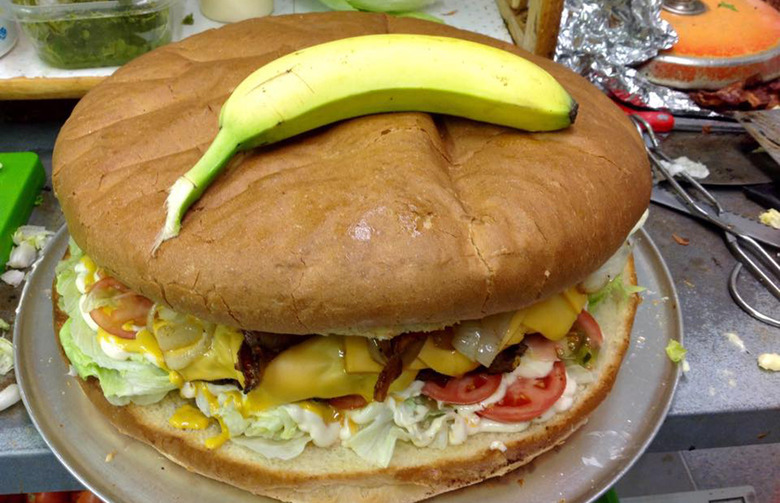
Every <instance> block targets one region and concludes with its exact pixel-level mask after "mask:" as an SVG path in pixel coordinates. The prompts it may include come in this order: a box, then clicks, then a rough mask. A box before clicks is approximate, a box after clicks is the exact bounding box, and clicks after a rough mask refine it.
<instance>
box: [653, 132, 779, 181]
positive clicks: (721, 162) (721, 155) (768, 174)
mask: <svg viewBox="0 0 780 503" xmlns="http://www.w3.org/2000/svg"><path fill="white" fill-rule="evenodd" d="M659 140H661V146H662V148H663V151H664V152H665V153H666V154H667V155H668V156H670V157H673V158H674V157H680V156H686V157H688V158H690V159H693V160H694V161H698V162H702V163H704V164H706V165H707V168H708V169H709V170H710V174H709V176H708V177H707V178H705V179H703V180H699V183H701V184H703V185H707V186H710V185H727V186H729V185H730V186H738V187H740V188H741V187H742V186H744V185H754V184H761V183H770V182H772V180H773V178H778V177H780V166H778V165H777V164H776V163H775V162H774V160H772V158H771V157H769V156H768V155H767V154H764V153H760V152H754V151H755V148H756V144H755V141H754V140H753V139H752V137H751V136H750V135H748V134H747V133H746V132H745V131H744V130H743V132H742V133H741V134H702V133H701V131H699V132H696V133H694V132H688V131H673V132H672V133H671V134H669V135H667V136H666V137H665V138H663V139H660V138H659Z"/></svg>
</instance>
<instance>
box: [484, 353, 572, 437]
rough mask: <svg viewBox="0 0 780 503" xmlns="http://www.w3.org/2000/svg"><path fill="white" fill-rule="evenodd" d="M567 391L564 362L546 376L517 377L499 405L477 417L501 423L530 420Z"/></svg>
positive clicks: (543, 411) (539, 414)
mask: <svg viewBox="0 0 780 503" xmlns="http://www.w3.org/2000/svg"><path fill="white" fill-rule="evenodd" d="M565 389H566V367H565V366H564V364H563V362H555V363H554V364H553V369H552V371H551V372H550V373H549V374H548V375H547V377H543V378H539V379H526V378H522V377H521V378H518V379H517V380H516V381H515V382H514V383H512V384H511V385H510V386H509V387H508V388H507V390H506V395H504V398H503V399H502V400H501V401H500V402H498V403H497V404H494V405H489V406H488V407H487V408H486V409H485V410H482V411H480V412H477V414H479V415H480V416H482V417H484V418H487V419H492V420H494V421H500V422H502V423H518V422H521V421H530V420H531V419H534V418H536V417H539V416H541V415H542V414H544V413H545V412H546V411H547V409H549V408H550V407H552V406H553V404H554V403H555V402H556V401H557V400H558V399H559V398H560V397H561V395H563V390H565Z"/></svg>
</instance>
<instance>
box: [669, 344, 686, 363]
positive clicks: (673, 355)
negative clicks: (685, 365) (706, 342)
mask: <svg viewBox="0 0 780 503" xmlns="http://www.w3.org/2000/svg"><path fill="white" fill-rule="evenodd" d="M686 354H688V350H687V349H685V348H684V347H683V345H682V344H680V343H679V342H677V341H676V340H674V339H672V340H670V341H669V344H667V345H666V356H668V357H669V359H670V360H672V361H673V362H674V363H680V362H681V361H683V360H684V359H685V355H686Z"/></svg>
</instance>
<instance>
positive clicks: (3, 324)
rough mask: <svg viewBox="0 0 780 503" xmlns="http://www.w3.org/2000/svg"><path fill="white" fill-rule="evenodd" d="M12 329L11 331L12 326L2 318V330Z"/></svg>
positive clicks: (0, 327) (0, 321)
mask: <svg viewBox="0 0 780 503" xmlns="http://www.w3.org/2000/svg"><path fill="white" fill-rule="evenodd" d="M10 329H11V325H9V324H8V322H7V321H5V320H4V319H2V318H0V330H10Z"/></svg>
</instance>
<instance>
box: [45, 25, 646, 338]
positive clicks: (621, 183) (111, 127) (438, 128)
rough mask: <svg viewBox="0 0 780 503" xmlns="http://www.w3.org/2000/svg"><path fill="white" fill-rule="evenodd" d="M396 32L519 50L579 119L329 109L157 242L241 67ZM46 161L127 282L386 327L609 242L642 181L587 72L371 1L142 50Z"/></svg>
mask: <svg viewBox="0 0 780 503" xmlns="http://www.w3.org/2000/svg"><path fill="white" fill-rule="evenodd" d="M387 32H389V33H426V34H436V35H446V36H453V37H462V38H466V39H471V40H475V41H479V42H482V43H486V44H491V45H494V46H498V47H501V48H503V49H506V50H508V51H512V52H516V53H518V54H521V55H523V56H525V57H526V58H528V59H530V60H532V61H534V62H535V63H537V64H539V65H540V66H542V67H544V68H545V69H547V70H548V71H549V72H550V73H552V74H553V75H554V76H555V77H556V78H557V79H558V80H559V81H560V82H561V83H562V84H563V85H564V87H566V88H567V89H568V90H569V91H570V93H571V94H572V95H573V96H574V97H575V99H576V100H577V101H578V102H579V116H578V118H577V122H576V124H575V125H574V126H573V127H571V128H569V129H566V130H564V131H559V132H554V133H525V132H520V131H516V130H510V129H507V128H502V127H497V126H492V125H487V124H482V123H476V122H472V121H468V120H462V119H457V118H452V117H439V116H436V117H434V116H431V115H428V114H423V113H399V114H383V115H374V116H369V117H364V118H359V119H354V120H348V121H344V122H341V123H338V124H335V125H332V126H329V127H324V128H321V129H319V130H317V131H314V132H311V133H309V134H306V135H302V136H300V137H297V138H295V139H293V140H290V141H287V142H283V143H281V144H278V145H275V146H272V147H269V148H263V149H258V150H255V151H252V152H249V153H246V154H242V155H239V156H237V158H236V159H235V160H234V161H233V162H232V163H231V164H230V166H229V168H228V169H227V170H226V172H225V173H224V174H223V175H222V176H220V177H219V179H218V180H217V181H216V183H215V184H214V185H213V186H212V187H211V188H210V189H209V190H208V191H207V192H206V194H205V195H204V196H203V197H202V199H201V200H200V201H199V202H198V203H197V204H195V205H194V206H193V207H192V209H190V211H189V212H188V214H187V216H186V218H185V219H184V225H183V230H182V232H181V235H180V236H179V237H178V238H177V239H174V240H171V241H169V242H166V243H165V244H164V245H163V246H162V248H161V249H160V251H159V253H158V255H157V256H156V257H152V256H151V255H150V251H151V248H152V244H153V242H154V238H155V236H156V234H157V232H158V231H159V230H160V228H161V227H162V223H163V220H164V209H163V203H164V200H165V197H166V189H167V188H168V187H170V185H171V184H172V183H173V182H174V180H175V179H176V178H177V177H178V176H180V175H181V174H183V173H184V172H186V171H187V170H188V169H189V168H190V167H191V166H192V165H193V164H194V163H195V162H196V161H197V159H198V158H199V157H200V155H201V154H202V153H203V152H204V150H205V149H206V147H207V146H208V144H209V143H210V141H211V139H212V138H213V137H214V135H215V134H216V131H217V117H218V114H219V110H220V107H221V105H222V103H223V102H224V101H225V99H227V97H228V96H229V94H230V92H231V90H232V89H233V88H234V87H235V86H236V85H237V84H238V83H239V82H240V81H241V80H243V78H244V77H246V76H247V75H248V74H249V73H251V72H252V71H253V70H255V69H256V68H258V67H260V66H262V65H263V64H264V63H267V62H268V61H270V60H272V59H275V58H277V57H279V56H281V55H283V54H286V53H289V52H291V51H293V50H296V49H299V48H303V47H306V46H310V45H313V44H317V43H321V42H325V41H329V40H332V39H336V38H340V37H347V36H356V35H364V34H370V33H387ZM53 179H54V186H55V190H56V193H57V197H58V198H59V200H60V203H61V205H62V208H63V211H64V213H65V217H66V220H67V222H68V227H69V230H70V233H71V235H72V236H73V238H74V239H75V240H76V242H77V243H78V244H79V246H80V247H81V248H82V249H83V250H84V251H85V252H86V253H87V254H88V255H89V256H91V257H92V258H93V259H94V260H95V261H96V262H97V263H98V264H100V265H101V266H104V267H106V268H107V269H109V270H110V271H111V273H112V275H114V276H116V277H117V278H119V279H120V280H121V281H123V282H124V283H126V284H127V285H129V286H130V287H132V288H133V289H134V290H136V291H138V292H140V293H142V294H144V295H146V296H148V297H150V298H151V299H153V300H155V301H158V302H163V303H166V304H168V305H170V306H171V307H173V308H174V309H176V310H178V311H180V312H187V313H192V314H194V315H197V316H198V317H200V318H202V319H207V320H210V321H214V322H218V323H224V324H227V325H232V326H240V327H242V328H247V329H255V330H264V331H268V332H274V333H298V334H307V333H343V332H345V331H355V330H357V331H364V332H370V331H375V332H374V333H375V334H378V333H380V332H381V329H382V327H385V328H387V327H389V328H390V330H388V331H387V333H388V334H389V335H392V333H398V332H401V331H405V330H407V329H409V328H412V327H431V326H442V325H446V324H452V323H453V322H455V321H458V320H463V319H477V318H482V317H484V316H485V315H488V314H492V313H496V312H502V311H509V310H513V309H517V308H520V307H522V306H524V305H528V304H530V303H533V302H535V301H537V300H539V299H541V298H544V297H547V296H549V295H551V294H553V293H556V292H559V291H561V290H562V289H563V288H565V287H568V286H571V285H574V284H576V283H578V282H579V281H580V280H582V279H583V278H584V277H585V276H586V275H587V274H588V273H590V272H591V271H593V270H594V269H596V268H597V267H598V266H599V265H601V264H602V263H603V262H604V261H606V260H607V259H608V258H609V257H610V256H611V255H612V254H613V253H614V252H615V251H616V250H617V248H618V247H619V245H620V244H621V243H622V242H623V240H624V239H625V237H626V235H627V234H628V232H629V230H630V229H631V227H632V226H633V225H634V223H635V222H636V221H637V220H638V219H639V217H640V215H641V214H642V212H643V211H644V210H645V208H646V207H647V205H648V201H649V196H650V169H649V166H648V162H647V158H646V156H645V152H644V149H643V146H642V143H641V141H640V139H639V137H638V135H637V134H636V131H635V130H634V127H633V126H632V125H631V123H630V121H629V120H628V119H627V118H626V117H625V116H624V114H623V113H622V112H621V111H620V110H619V109H618V108H617V107H615V106H614V105H613V104H612V103H611V101H610V100H609V99H608V98H606V97H605V96H604V95H602V93H601V92H599V91H598V90H597V89H596V88H595V87H593V86H592V85H591V84H589V83H588V82H587V81H585V80H584V79H583V78H581V77H579V76H578V75H575V74H574V73H573V72H571V71H569V70H567V69H565V68H564V67H562V66H559V65H557V64H555V63H553V62H551V61H548V60H545V59H541V58H538V57H535V56H533V55H531V54H528V53H525V52H523V51H521V50H520V49H518V48H516V47H515V46H512V45H509V44H505V43H502V42H499V41H497V40H494V39H491V38H488V37H484V36H480V35H477V34H474V33H470V32H466V31H461V30H457V29H454V28H451V27H447V26H444V25H439V24H435V23H428V22H424V21H420V20H413V19H408V18H395V17H387V16H384V15H380V14H365V13H322V14H307V15H292V16H278V17H276V16H275V17H269V18H262V19H255V20H250V21H246V22H243V23H239V24H234V25H229V26H225V27H223V28H220V29H217V30H211V31H208V32H205V33H202V34H199V35H196V36H193V37H190V38H188V39H186V40H183V41H181V42H178V43H175V44H171V45H168V46H165V47H163V48H160V49H157V50H155V51H152V52H150V53H149V54H146V55H144V56H141V57H139V58H137V59H136V60H134V61H133V62H131V63H129V64H128V65H126V66H124V67H122V68H121V69H119V70H118V71H117V72H116V73H115V74H114V75H113V76H112V77H110V78H108V79H106V80H105V81H104V82H103V83H102V84H100V85H99V86H97V87H96V88H95V89H94V90H93V91H91V92H90V93H89V94H88V95H87V96H86V97H84V98H83V99H82V100H81V101H80V102H79V104H78V106H77V107H76V108H75V110H74V112H73V115H72V116H71V118H70V119H69V120H68V121H67V123H66V124H65V126H64V127H63V128H62V131H61V132H60V135H59V137H58V139H57V143H56V146H55V151H54V174H53ZM346 278H348V280H347V279H346Z"/></svg>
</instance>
